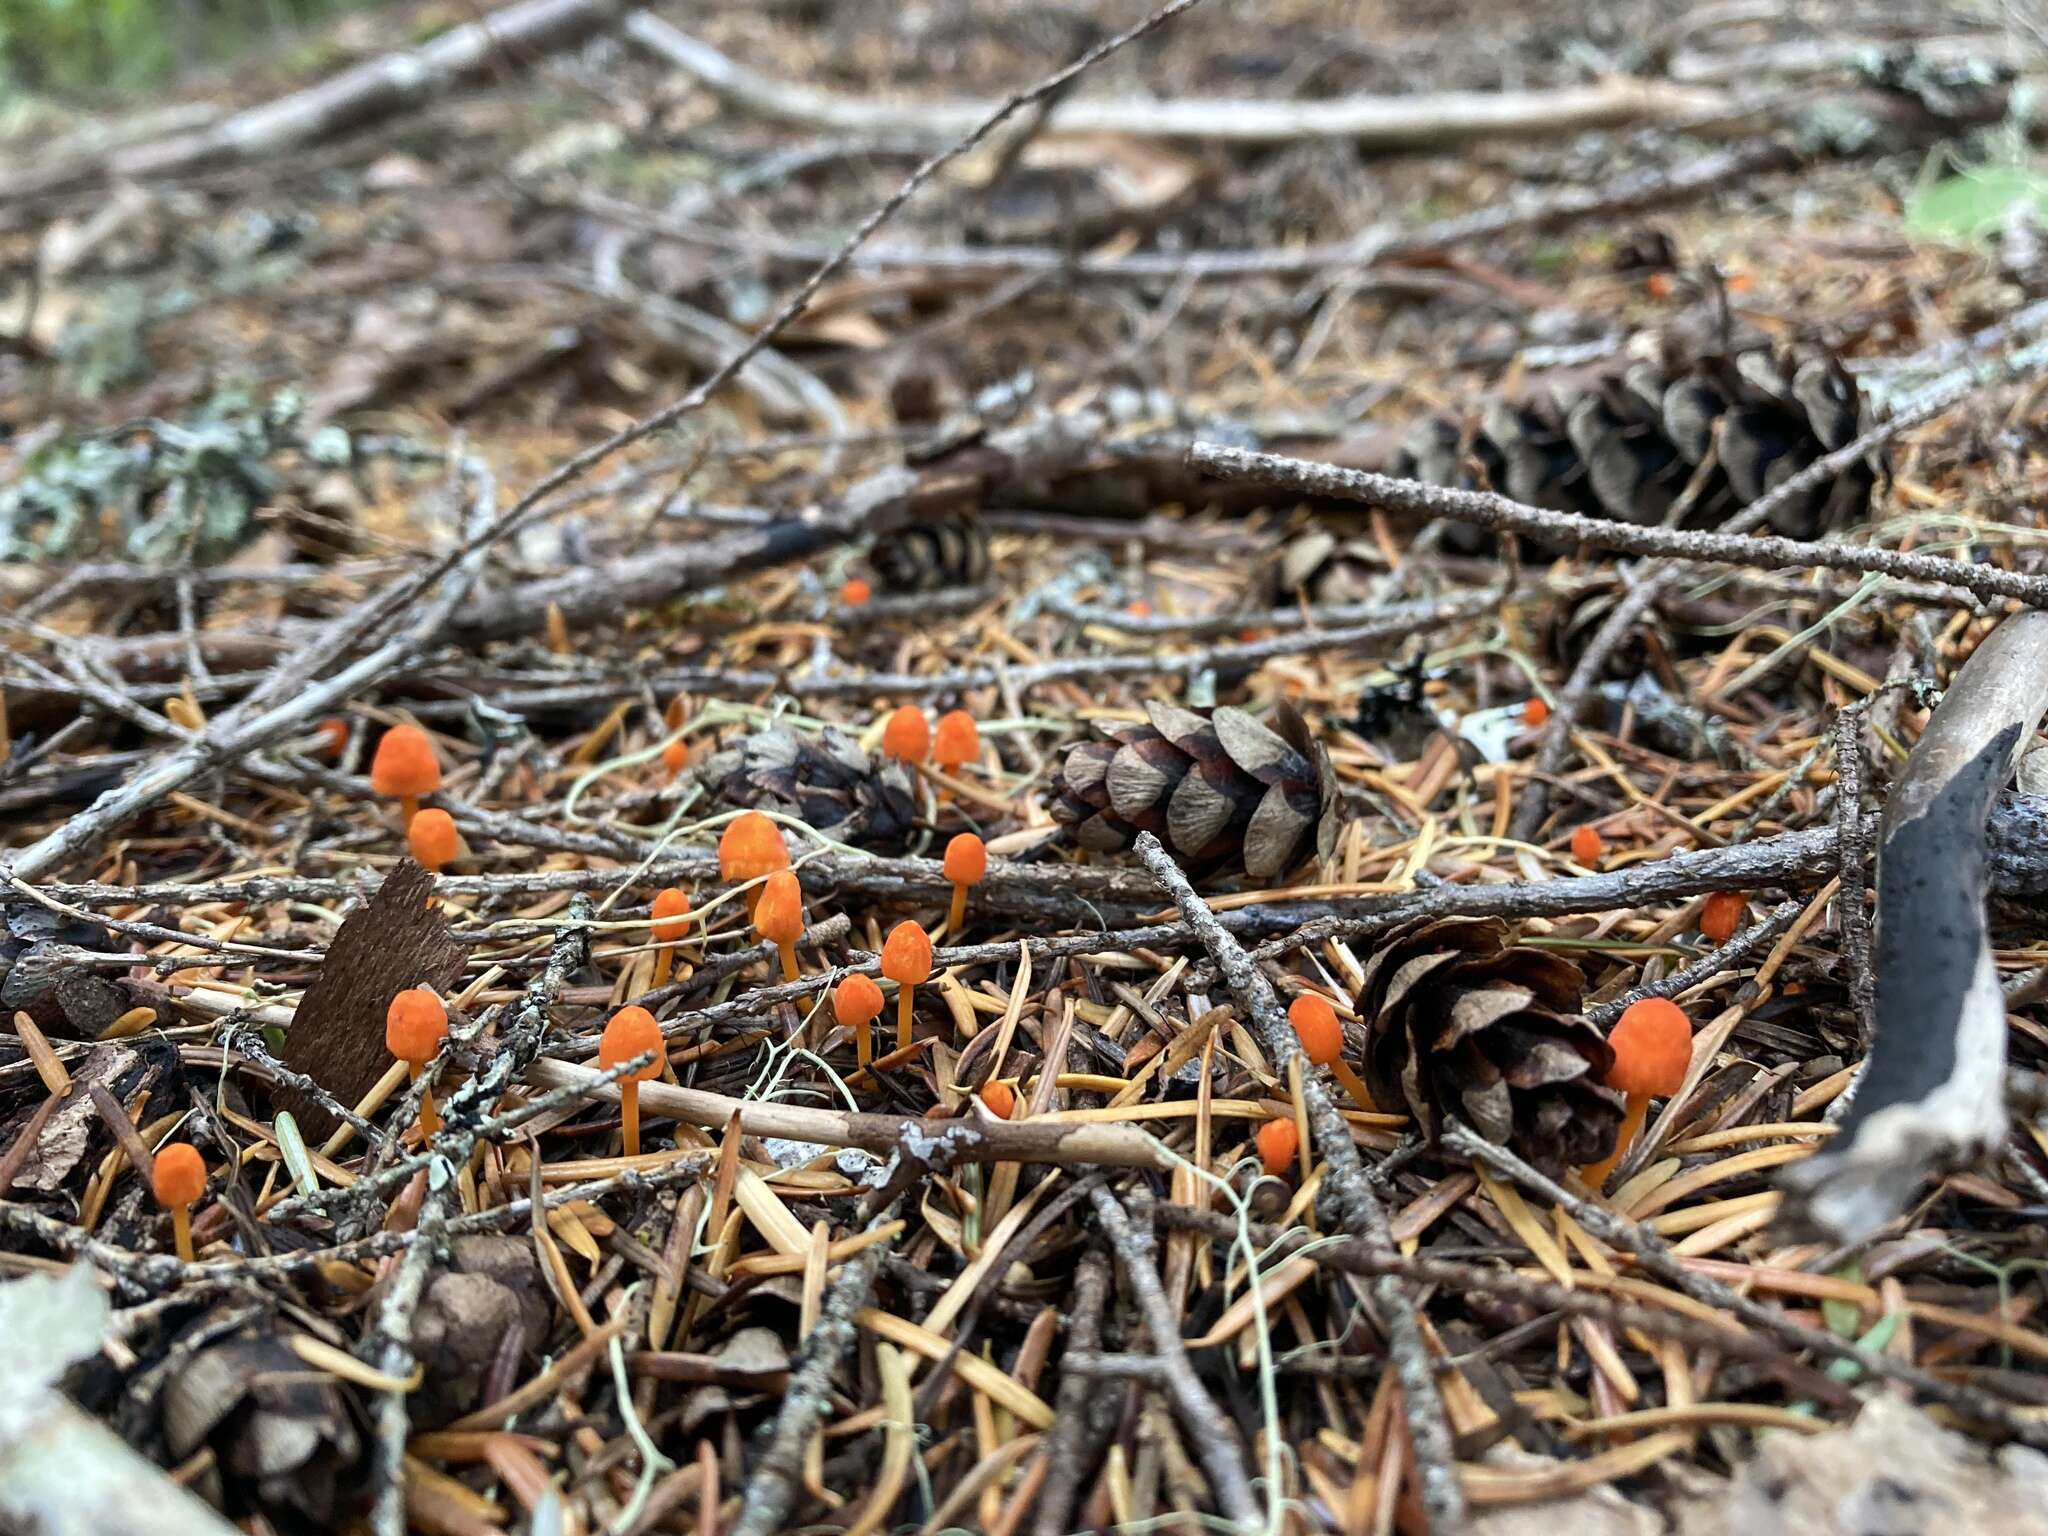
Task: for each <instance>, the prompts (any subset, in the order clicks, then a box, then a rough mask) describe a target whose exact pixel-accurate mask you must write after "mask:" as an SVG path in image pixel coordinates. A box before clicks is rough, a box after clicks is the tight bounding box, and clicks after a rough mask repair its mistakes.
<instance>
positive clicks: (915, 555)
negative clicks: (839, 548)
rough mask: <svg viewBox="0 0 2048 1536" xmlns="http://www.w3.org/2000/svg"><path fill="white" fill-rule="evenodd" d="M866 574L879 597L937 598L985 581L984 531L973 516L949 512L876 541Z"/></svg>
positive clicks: (894, 531) (908, 526) (985, 545)
mask: <svg viewBox="0 0 2048 1536" xmlns="http://www.w3.org/2000/svg"><path fill="white" fill-rule="evenodd" d="M868 569H869V570H871V571H873V572H874V573H875V584H876V585H877V586H878V587H880V588H881V589H882V590H883V591H884V592H937V591H939V590H941V589H942V588H945V587H978V586H980V585H981V584H982V583H983V582H985V581H987V580H988V530H987V529H985V528H984V527H982V525H981V519H980V518H978V517H976V516H975V515H974V514H973V513H972V512H949V513H945V514H943V515H941V516H939V517H935V518H930V519H927V520H925V521H922V522H914V523H905V524H904V525H903V526H902V527H900V528H892V529H889V530H887V531H885V532H883V533H879V534H877V535H876V536H875V542H874V543H873V545H871V546H870V547H869V549H868Z"/></svg>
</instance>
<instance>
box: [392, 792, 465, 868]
mask: <svg viewBox="0 0 2048 1536" xmlns="http://www.w3.org/2000/svg"><path fill="white" fill-rule="evenodd" d="M405 843H406V846H407V847H408V848H410V849H412V858H413V862H414V863H415V864H418V865H419V866H420V867H421V868H423V869H431V870H434V871H436V872H438V871H439V870H440V868H441V866H442V865H443V864H452V863H454V862H455V861H456V860H457V859H458V858H460V857H461V856H462V834H461V833H460V832H457V831H456V830H455V818H454V817H453V816H450V815H449V814H448V813H447V812H446V811H444V810H441V809H439V808H438V807H436V806H428V807H427V808H426V809H425V810H423V811H415V812H414V813H413V818H412V820H411V821H409V822H407V823H406V826H405Z"/></svg>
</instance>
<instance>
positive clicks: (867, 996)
mask: <svg viewBox="0 0 2048 1536" xmlns="http://www.w3.org/2000/svg"><path fill="white" fill-rule="evenodd" d="M881 1012H882V989H881V988H880V987H878V986H876V985H875V982H874V978H873V977H871V976H863V975H861V974H860V973H859V972H858V971H856V972H855V973H854V974H853V975H851V976H849V977H847V978H846V979H845V980H844V981H842V982H840V983H839V985H838V986H836V987H834V988H833V989H832V1016H833V1017H834V1018H836V1019H837V1020H839V1024H840V1027H841V1028H842V1029H850V1030H852V1031H853V1059H854V1060H855V1061H856V1062H857V1063H858V1064H859V1065H861V1066H863V1067H864V1066H866V1065H867V1064H868V1063H869V1062H871V1061H873V1060H874V1059H875V1043H874V1030H873V1028H872V1027H871V1026H872V1025H873V1024H874V1022H875V1020H876V1019H877V1018H879V1017H880V1016H881Z"/></svg>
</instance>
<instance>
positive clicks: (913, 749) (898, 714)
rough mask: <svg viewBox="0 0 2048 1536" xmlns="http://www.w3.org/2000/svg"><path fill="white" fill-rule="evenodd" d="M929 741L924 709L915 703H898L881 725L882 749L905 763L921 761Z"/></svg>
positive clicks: (929, 744)
mask: <svg viewBox="0 0 2048 1536" xmlns="http://www.w3.org/2000/svg"><path fill="white" fill-rule="evenodd" d="M931 741H932V733H931V727H930V726H928V725H926V724H925V721H924V711H923V710H921V709H919V708H918V707H917V706H916V705H915V704H902V705H898V706H897V707H896V708H895V709H894V710H892V711H891V712H890V714H889V723H888V724H887V725H885V726H883V727H882V750H883V751H884V752H886V753H887V754H888V755H889V756H891V757H893V758H898V759H900V760H901V761H903V762H906V763H921V762H923V761H924V755H925V752H926V750H927V749H928V748H929V747H930V746H931Z"/></svg>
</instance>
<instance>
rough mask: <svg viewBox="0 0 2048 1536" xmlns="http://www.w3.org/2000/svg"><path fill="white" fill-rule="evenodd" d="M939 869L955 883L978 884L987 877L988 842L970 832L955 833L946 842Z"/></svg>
mask: <svg viewBox="0 0 2048 1536" xmlns="http://www.w3.org/2000/svg"><path fill="white" fill-rule="evenodd" d="M940 871H941V873H943V874H944V875H945V877H946V878H947V879H948V880H950V881H952V882H953V883H954V884H955V885H979V884H981V882H982V881H983V880H985V879H986V878H988V844H987V843H984V842H983V841H982V840H981V839H980V838H978V837H976V836H975V835H974V834H973V833H972V832H960V833H956V834H955V835H954V837H953V840H952V841H951V842H949V843H948V844H946V862H945V863H944V864H942V865H941V866H940Z"/></svg>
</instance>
